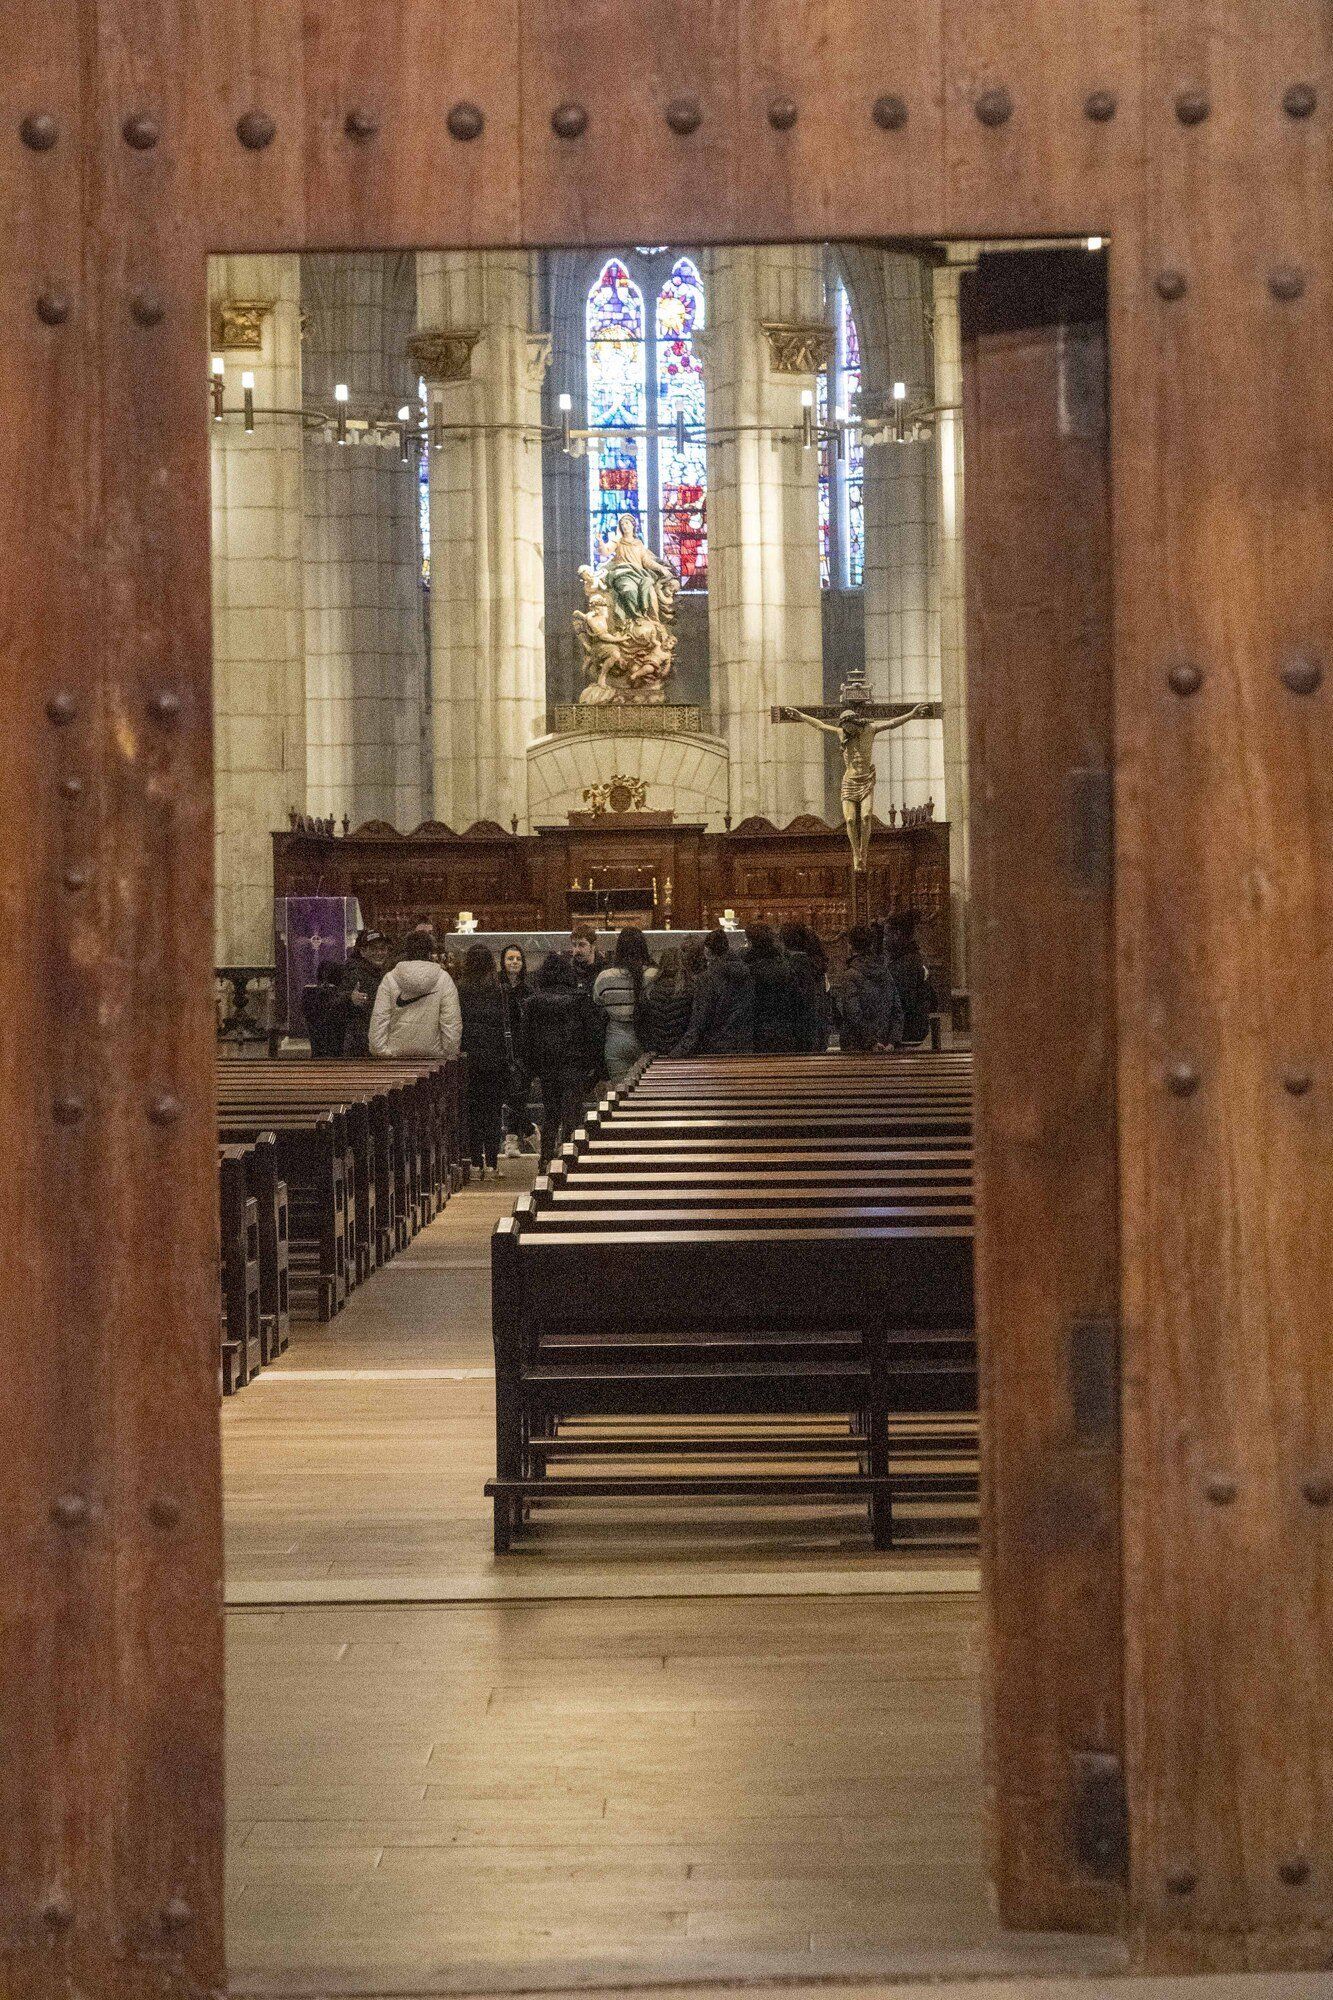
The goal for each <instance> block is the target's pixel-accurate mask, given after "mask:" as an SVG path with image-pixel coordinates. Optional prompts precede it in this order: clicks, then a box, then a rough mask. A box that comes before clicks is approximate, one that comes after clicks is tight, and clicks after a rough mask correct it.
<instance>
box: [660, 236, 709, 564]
mask: <svg viewBox="0 0 1333 2000" xmlns="http://www.w3.org/2000/svg"><path fill="white" fill-rule="evenodd" d="M703 324H704V289H703V281H702V279H701V278H700V276H699V273H698V270H697V269H696V267H695V266H694V264H692V263H691V261H690V259H689V258H688V257H679V258H677V260H676V262H675V263H674V264H673V265H672V267H671V275H670V277H669V278H668V279H667V281H666V283H665V284H664V285H663V286H662V289H661V291H660V292H659V293H658V295H657V311H656V324H655V327H654V332H655V334H656V349H657V424H658V473H657V479H658V505H659V507H660V509H661V521H662V555H663V557H664V559H665V560H666V561H667V562H668V563H669V564H670V565H671V567H672V569H674V570H675V571H676V573H677V575H678V576H679V577H680V580H681V583H682V585H683V586H684V588H685V589H686V590H702V589H704V587H705V586H706V584H707V582H708V530H707V508H708V451H707V446H706V443H705V439H704V369H703V360H702V358H701V356H700V355H699V354H698V353H697V352H696V349H695V345H694V336H695V333H696V332H699V331H702V329H703Z"/></svg>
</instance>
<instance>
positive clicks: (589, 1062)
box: [527, 951, 602, 1167]
mask: <svg viewBox="0 0 1333 2000" xmlns="http://www.w3.org/2000/svg"><path fill="white" fill-rule="evenodd" d="M527 1050H528V1061H529V1062H530V1063H531V1065H532V1073H533V1075H534V1076H535V1077H536V1078H537V1081H538V1083H539V1084H540V1085H541V1093H542V1123H541V1139H540V1144H539V1146H538V1151H537V1160H538V1165H539V1166H542V1167H544V1166H546V1165H547V1163H548V1161H549V1160H550V1158H551V1156H552V1154H553V1153H554V1152H555V1151H556V1149H557V1147H559V1146H560V1145H561V1144H562V1143H563V1141H564V1140H566V1139H568V1138H569V1137H570V1135H571V1134H572V1132H573V1131H574V1128H575V1126H576V1125H577V1124H578V1122H579V1116H580V1114H581V1112H582V1110H583V1101H584V1098H585V1097H586V1096H587V1094H588V1092H589V1091H590V1090H591V1089H592V1086H593V1084H594V1083H595V1082H596V1081H597V1078H598V1076H599V1075H600V1073H601V1066H602V1023H601V1017H600V1015H599V1014H598V1012H597V1009H596V1007H594V1005H593V1002H592V996H591V994H590V993H589V992H588V989H587V987H586V986H584V985H583V983H582V982H581V980H580V979H579V976H578V974H577V973H576V972H575V970H574V967H573V966H572V965H571V964H570V962H569V960H568V959H567V958H562V957H561V956H560V954H559V952H555V951H553V952H548V954H547V956H546V957H545V958H544V959H543V960H542V963H541V966H540V969H539V970H538V973H537V985H536V990H535V991H534V992H533V994H532V995H531V997H530V998H529V1000H528V1011H527Z"/></svg>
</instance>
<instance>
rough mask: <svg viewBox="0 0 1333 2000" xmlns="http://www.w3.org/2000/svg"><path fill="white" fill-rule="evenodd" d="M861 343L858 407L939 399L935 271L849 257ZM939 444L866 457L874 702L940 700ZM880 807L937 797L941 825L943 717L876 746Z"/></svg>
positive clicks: (895, 447) (902, 256) (894, 255)
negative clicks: (902, 398) (901, 394)
mask: <svg viewBox="0 0 1333 2000" xmlns="http://www.w3.org/2000/svg"><path fill="white" fill-rule="evenodd" d="M843 255H844V257H845V258H846V259H847V261H848V263H849V266H850V272H849V275H850V277H851V280H852V297H853V309H854V311H855V312H856V314H857V318H858V325H859V328H860V331H861V341H862V361H863V376H862V407H863V409H864V410H866V411H867V412H874V413H878V412H884V411H888V410H889V409H890V408H891V406H892V402H893V388H894V384H895V382H902V383H903V384H904V385H905V387H906V389H907V394H908V402H909V405H910V403H911V402H913V401H915V402H918V403H929V402H931V401H932V400H933V398H934V363H933V360H932V355H931V336H930V318H929V315H930V309H931V279H930V267H929V266H928V265H927V264H926V263H925V262H924V260H923V259H921V258H919V257H915V256H912V255H910V254H908V253H903V252H896V251H884V250H880V249H878V248H873V247H870V246H867V247H865V248H864V249H860V250H847V251H844V252H843ZM937 484H938V481H937V472H936V452H935V445H934V441H933V440H930V439H927V440H924V441H922V442H920V443H907V444H896V443H883V444H877V445H872V446H871V447H869V448H868V449H867V452H866V459H865V580H864V594H865V635H866V638H865V646H866V675H867V678H868V679H869V682H870V686H871V690H872V692H873V694H874V696H875V699H876V700H877V701H939V700H940V699H941V686H940V632H939V599H938V579H937V567H936V559H935V554H936V510H937ZM875 768H876V773H877V776H878V786H877V791H876V799H875V805H876V810H877V811H878V812H879V813H880V815H881V816H882V817H884V818H887V817H888V809H889V807H890V806H897V807H899V808H901V807H903V806H919V805H924V804H925V802H926V800H927V799H933V800H934V804H935V811H936V816H937V817H939V818H943V816H944V814H945V811H946V809H947V806H946V799H945V769H944V739H943V731H942V728H941V724H940V722H939V721H938V720H931V719H924V718H923V719H922V720H919V721H916V722H909V723H907V724H906V725H905V726H904V727H903V728H901V729H895V730H889V731H886V732H885V733H884V735H882V736H880V737H879V738H878V740H877V742H876V745H875Z"/></svg>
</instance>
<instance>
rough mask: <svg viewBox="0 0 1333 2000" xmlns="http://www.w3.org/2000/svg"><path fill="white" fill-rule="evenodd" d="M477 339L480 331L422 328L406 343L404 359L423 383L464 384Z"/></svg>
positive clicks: (469, 372)
mask: <svg viewBox="0 0 1333 2000" xmlns="http://www.w3.org/2000/svg"><path fill="white" fill-rule="evenodd" d="M480 339H481V328H480V327H449V328H448V329H447V330H446V329H445V328H443V327H423V328H422V330H421V332H420V333H414V334H413V335H412V338H411V339H410V340H409V341H408V343H407V352H408V357H409V359H410V360H411V362H412V365H413V366H414V368H415V369H416V371H417V373H418V374H419V375H422V376H424V377H425V379H426V381H427V382H467V381H470V380H471V378H472V350H473V349H474V348H475V346H476V345H477V342H478V341H479V340H480Z"/></svg>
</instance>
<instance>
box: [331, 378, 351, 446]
mask: <svg viewBox="0 0 1333 2000" xmlns="http://www.w3.org/2000/svg"><path fill="white" fill-rule="evenodd" d="M347 394H348V391H347V384H346V383H345V382H335V383H334V385H333V400H334V402H335V403H336V404H337V405H338V442H339V444H346V442H347Z"/></svg>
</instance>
